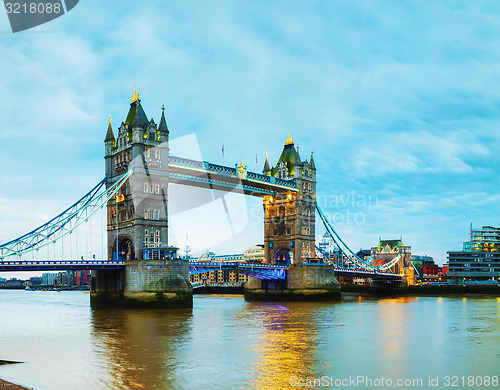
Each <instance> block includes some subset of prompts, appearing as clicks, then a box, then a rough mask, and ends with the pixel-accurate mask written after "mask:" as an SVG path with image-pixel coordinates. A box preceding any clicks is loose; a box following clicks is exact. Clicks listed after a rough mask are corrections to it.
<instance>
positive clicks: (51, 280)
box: [42, 273, 57, 286]
mask: <svg viewBox="0 0 500 390" xmlns="http://www.w3.org/2000/svg"><path fill="white" fill-rule="evenodd" d="M56 277H57V274H55V273H45V274H42V285H43V286H53V285H54V284H55V281H56Z"/></svg>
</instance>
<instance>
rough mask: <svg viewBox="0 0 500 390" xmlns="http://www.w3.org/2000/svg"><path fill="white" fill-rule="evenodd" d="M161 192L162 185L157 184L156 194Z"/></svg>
mask: <svg viewBox="0 0 500 390" xmlns="http://www.w3.org/2000/svg"><path fill="white" fill-rule="evenodd" d="M159 193H160V185H159V184H155V194H159Z"/></svg>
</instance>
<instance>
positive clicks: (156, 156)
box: [155, 149, 160, 160]
mask: <svg viewBox="0 0 500 390" xmlns="http://www.w3.org/2000/svg"><path fill="white" fill-rule="evenodd" d="M155 158H156V159H157V160H159V159H160V151H159V150H158V149H155Z"/></svg>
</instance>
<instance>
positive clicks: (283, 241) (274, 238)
mask: <svg viewBox="0 0 500 390" xmlns="http://www.w3.org/2000/svg"><path fill="white" fill-rule="evenodd" d="M263 174H264V175H268V176H273V177H276V178H279V179H283V180H295V182H296V183H297V186H298V189H299V192H298V193H296V194H288V195H287V194H277V195H276V196H274V197H271V196H267V197H265V198H264V245H265V248H264V251H265V257H266V262H267V263H269V264H299V263H305V262H307V260H308V259H309V258H312V257H315V254H316V251H315V247H314V245H315V202H316V166H315V164H314V159H313V155H312V151H311V157H310V159H309V160H307V159H306V160H302V159H301V158H300V154H299V149H298V148H295V146H294V144H293V139H291V138H290V134H289V135H288V139H287V140H286V142H285V146H284V149H283V152H282V153H281V156H280V158H279V160H278V162H277V164H276V166H275V167H272V168H271V167H270V166H269V161H268V158H267V156H266V162H265V165H264V170H263Z"/></svg>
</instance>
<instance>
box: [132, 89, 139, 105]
mask: <svg viewBox="0 0 500 390" xmlns="http://www.w3.org/2000/svg"><path fill="white" fill-rule="evenodd" d="M137 100H139V94H138V93H137V88H136V87H134V96H132V103H135V102H136V101H137Z"/></svg>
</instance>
